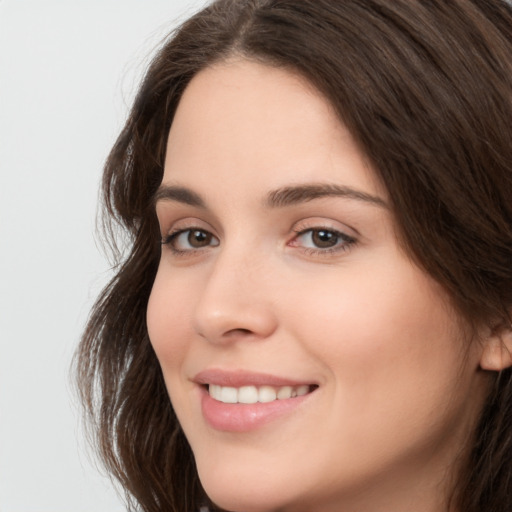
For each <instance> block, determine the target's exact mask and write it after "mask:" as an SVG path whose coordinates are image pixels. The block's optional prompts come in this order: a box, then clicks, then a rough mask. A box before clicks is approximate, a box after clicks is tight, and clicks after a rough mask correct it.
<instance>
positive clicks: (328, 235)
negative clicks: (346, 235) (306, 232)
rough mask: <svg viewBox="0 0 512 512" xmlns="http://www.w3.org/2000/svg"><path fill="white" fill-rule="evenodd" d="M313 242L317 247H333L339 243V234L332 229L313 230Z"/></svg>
mask: <svg viewBox="0 0 512 512" xmlns="http://www.w3.org/2000/svg"><path fill="white" fill-rule="evenodd" d="M313 243H314V244H315V245H316V246H317V247H333V246H334V245H336V244H337V243H338V235H336V234H335V233H333V232H332V231H325V230H319V231H313Z"/></svg>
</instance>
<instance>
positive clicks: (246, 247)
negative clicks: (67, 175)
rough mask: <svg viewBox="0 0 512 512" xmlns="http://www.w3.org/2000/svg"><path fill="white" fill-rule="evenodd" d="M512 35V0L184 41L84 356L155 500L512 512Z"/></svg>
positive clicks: (117, 448)
mask: <svg viewBox="0 0 512 512" xmlns="http://www.w3.org/2000/svg"><path fill="white" fill-rule="evenodd" d="M511 41H512V8H511V7H510V5H509V4H508V3H506V2H504V1H501V0H495V1H489V0H450V1H446V0H442V1H441V0H437V1H432V2H422V1H419V0H393V1H391V0H364V1H361V0H346V1H344V2H334V1H327V0H315V1H313V0H311V1H307V0H249V1H239V0H219V1H217V2H215V3H213V4H212V5H211V6H209V7H207V8H206V9H205V10H203V11H202V12H200V13H199V14H197V15H196V16H194V17H193V18H192V19H190V20H189V21H187V22H186V23H185V24H184V25H183V26H182V27H181V28H180V29H179V30H178V31H177V32H176V33H175V34H173V35H172V37H171V38H170V39H169V41H168V42H166V43H165V45H164V46H163V47H162V49H161V51H160V52H159V54H158V55H157V56H156V58H155V59H154V61H153V63H152V64H151V66H150V68H149V70H148V72H147V75H146V78H145V80H144V82H143V84H142V86H141V89H140V92H139V95H138V97H137V99H136V101H135V104H134V107H133V109H132V112H131V114H130V117H129V119H128V121H127V123H126V126H125V128H124V130H123V132H122V133H121V135H120V137H119V139H118V141H117V142H116V144H115V146H114V148H113V150H112V153H111V155H110V157H109V159H108V161H107V165H106V168H105V174H104V181H103V187H104V199H105V211H106V219H107V222H111V221H115V222H116V223H118V224H120V226H121V227H122V228H123V230H124V232H128V233H129V234H130V236H131V238H130V250H129V254H128V256H127V257H126V259H125V260H124V261H123V262H122V263H121V264H120V266H119V268H118V271H117V274H116V276H115V278H114V279H113V281H112V282H111V283H110V285H109V286H108V287H107V288H106V289H105V291H104V292H103V294H102V296H101V297H100V298H99V300H98V302H97V304H96V306H95V308H94V311H93V314H92V316H91V319H90V323H89V325H88V327H87V330H86V332H85V335H84V338H83V340H82V344H81V347H80V351H79V358H78V371H79V374H78V378H79V384H80V389H81V392H82V398H83V401H84V403H85V405H86V408H87V411H88V413H89V416H90V418H92V420H93V426H94V429H95V434H96V439H97V442H98V446H99V449H100V452H101V455H102V457H103V459H104V461H105V463H106V465H107V468H108V469H109V470H110V471H111V473H112V474H113V475H114V476H115V477H116V478H117V479H118V480H119V481H120V482H121V484H122V486H123V487H124V489H125V490H126V493H127V497H128V498H129V499H130V500H132V503H133V506H137V505H138V506H139V507H140V508H141V509H142V510H144V511H170V510H175V511H180V512H182V511H190V510H198V509H199V508H200V507H202V506H206V505H208V506H209V507H210V510H232V511H244V512H247V511H277V510H283V511H319V512H320V511H331V510H336V511H354V510H364V511H365V512H371V511H379V512H385V511H393V512H400V511H410V510H414V511H415V512H422V511H424V512H434V511H436V512H440V511H458V512H463V511H464V512H468V511H491V510H492V511H495V512H498V511H501V512H505V511H509V510H510V508H511V506H512V502H511V497H510V496H511V495H512V487H511V485H512V478H511V476H512V474H511V471H512V468H511V464H510V460H511V455H512V444H511V443H512V438H511V434H510V424H511V423H510V422H511V417H512V415H511V404H512V394H511V393H512V387H511V386H512V384H511V373H510V366H511V364H512V360H511V355H510V354H511V352H512V328H511V307H512V205H511V201H510V198H511V197H512V171H511V165H512V147H511V144H510V140H511V139H512V125H511V123H510V119H512V94H511V93H512V83H511V82H512V78H511V77H512V69H511V68H512V64H511V62H512V42H511ZM109 225H110V226H111V224H109ZM107 233H108V234H109V235H110V236H111V235H112V233H113V231H112V230H111V229H110V230H107ZM169 398H170V400H169Z"/></svg>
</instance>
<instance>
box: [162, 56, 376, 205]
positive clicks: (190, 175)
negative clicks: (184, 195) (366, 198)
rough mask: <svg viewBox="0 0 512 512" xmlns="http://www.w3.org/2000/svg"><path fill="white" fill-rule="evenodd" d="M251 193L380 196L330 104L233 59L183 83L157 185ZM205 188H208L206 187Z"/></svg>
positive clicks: (274, 73)
mask: <svg viewBox="0 0 512 512" xmlns="http://www.w3.org/2000/svg"><path fill="white" fill-rule="evenodd" d="M212 174H213V175H214V176H215V183H216V184H218V185H220V184H221V183H230V185H231V186H234V185H237V184H238V185H243V184H244V183H245V184H246V185H248V186H250V187H251V190H253V191H255V190H258V189H259V187H260V186H264V187H265V188H273V187H280V186H283V185H284V184H288V183H302V182H311V181H315V182H318V181H326V182H329V183H336V184H339V183H342V184H343V185H346V186H353V187H359V188H361V187H362V188H364V189H365V191H366V192H368V193H376V194H377V193H379V194H381V195H382V193H383V187H382V186H381V185H380V183H379V182H378V180H377V178H376V176H375V173H374V171H373V170H372V169H371V167H370V165H369V164H368V162H367V160H366V158H365V156H364V155H363V154H362V152H361V151H360V150H359V148H358V147H357V145H356V144H355V142H354V140H353V138H352V136H351V134H350V132H349V131H348V130H347V129H346V127H345V126H344V125H343V124H342V123H341V122H340V120H339V118H338V117H337V115H336V113H335V112H334V109H333V108H332V106H331V105H330V103H329V102H328V101H327V100H326V99H325V98H324V97H323V96H322V95H321V94H320V93H319V92H318V91H317V90H316V89H315V88H314V87H313V86H311V85H310V84H309V83H308V82H307V81H306V80H305V79H303V78H302V77H301V76H299V75H297V74H295V73H292V72H290V71H288V70H285V69H282V68H276V67H272V66H268V65H265V64H261V63H256V62H252V61H247V60H242V59H237V60H230V61H227V62H223V63H219V64H216V65H214V66H212V67H209V68H207V69H205V70H203V71H201V72H200V73H199V74H198V75H196V76H195V77H194V79H193V80H192V81H191V82H190V84H189V85H188V87H187V88H186V90H185V92H184V94H183V97H182V99H181V101H180V103H179V106H178V109H177V111H176V114H175V117H174V120H173V123H172V126H171V130H170V133H169V139H168V146H167V154H166V164H165V173H164V179H163V182H164V183H165V182H169V181H173V182H175V181H178V182H182V181H186V182H187V184H189V183H190V182H194V183H195V184H196V185H197V186H200V185H201V183H204V181H205V180H207V181H209V178H208V176H211V175H212ZM210 185H212V183H210Z"/></svg>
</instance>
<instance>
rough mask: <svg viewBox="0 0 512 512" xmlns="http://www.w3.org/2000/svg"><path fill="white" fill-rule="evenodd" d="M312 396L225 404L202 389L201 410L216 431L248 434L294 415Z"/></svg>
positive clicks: (309, 394)
mask: <svg viewBox="0 0 512 512" xmlns="http://www.w3.org/2000/svg"><path fill="white" fill-rule="evenodd" d="M311 394H312V393H308V394H307V395H303V396H298V397H295V398H287V399H285V400H274V401H273V402H268V403H260V402H257V403H255V404H225V403H224V402H219V401H218V400H214V399H213V398H212V397H211V396H210V395H209V393H208V391H207V390H206V389H205V388H204V387H201V395H202V396H201V409H202V412H203V417H204V418H205V420H206V422H207V423H208V424H209V425H210V426H211V427H213V428H214V429H216V430H223V431H227V432H248V431H250V430H255V429H258V428H260V427H262V426H264V425H266V424H267V423H270V422H271V421H274V420H276V419H278V418H280V417H282V416H284V415H287V414H290V413H292V412H293V411H295V410H296V409H297V408H298V407H299V406H301V405H302V404H303V403H304V402H305V401H306V400H308V399H309V397H310V396H311Z"/></svg>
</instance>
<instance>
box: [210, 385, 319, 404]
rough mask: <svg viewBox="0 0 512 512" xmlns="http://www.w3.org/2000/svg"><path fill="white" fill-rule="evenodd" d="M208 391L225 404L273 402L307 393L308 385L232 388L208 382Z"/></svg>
mask: <svg viewBox="0 0 512 512" xmlns="http://www.w3.org/2000/svg"><path fill="white" fill-rule="evenodd" d="M208 392H209V394H210V396H211V397H212V398H214V399H215V400H218V401H219V402H224V403H225V404H236V403H241V404H255V403H257V402H260V403H268V402H273V401H274V400H286V399H288V398H295V397H297V396H303V395H306V394H308V393H309V386H308V385H303V386H297V387H292V386H282V387H280V388H274V387H272V386H261V387H259V388H258V387H256V386H242V387H240V388H234V387H230V386H218V385H216V384H210V385H209V386H208Z"/></svg>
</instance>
